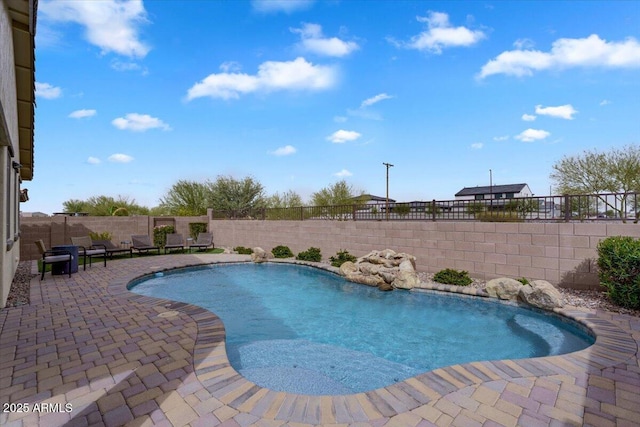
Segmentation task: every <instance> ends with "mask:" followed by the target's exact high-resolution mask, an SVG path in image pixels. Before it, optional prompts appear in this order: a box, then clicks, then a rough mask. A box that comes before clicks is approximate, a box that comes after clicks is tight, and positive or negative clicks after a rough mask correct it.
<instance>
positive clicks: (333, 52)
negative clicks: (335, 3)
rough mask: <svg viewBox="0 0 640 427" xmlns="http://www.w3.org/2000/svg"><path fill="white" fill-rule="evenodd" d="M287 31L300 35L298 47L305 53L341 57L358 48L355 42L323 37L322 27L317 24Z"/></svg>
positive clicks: (304, 25) (306, 24)
mask: <svg viewBox="0 0 640 427" xmlns="http://www.w3.org/2000/svg"><path fill="white" fill-rule="evenodd" d="M289 30H290V31H291V32H292V33H297V34H300V38H301V39H302V40H301V41H300V43H299V44H298V46H299V47H300V48H301V49H302V50H303V51H305V52H311V53H315V54H318V55H325V56H336V57H343V56H347V55H349V54H350V53H351V52H353V51H355V50H358V49H359V48H360V46H358V44H357V43H355V42H350V41H344V40H340V39H339V38H337V37H331V38H326V37H324V36H323V35H322V27H321V26H320V25H318V24H308V23H304V24H303V25H302V28H289Z"/></svg>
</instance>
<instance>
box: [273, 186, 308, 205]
mask: <svg viewBox="0 0 640 427" xmlns="http://www.w3.org/2000/svg"><path fill="white" fill-rule="evenodd" d="M303 205H304V203H303V201H302V197H300V195H299V194H298V193H296V192H295V191H293V190H288V191H287V192H285V193H283V194H282V195H281V194H280V193H278V192H276V193H274V194H272V195H271V196H269V197H268V198H267V200H266V207H268V208H294V207H298V206H303Z"/></svg>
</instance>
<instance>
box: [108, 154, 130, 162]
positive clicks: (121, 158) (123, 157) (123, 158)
mask: <svg viewBox="0 0 640 427" xmlns="http://www.w3.org/2000/svg"><path fill="white" fill-rule="evenodd" d="M107 160H109V161H110V162H113V163H129V162H131V161H133V157H131V156H129V155H127V154H121V153H116V154H112V155H110V156H109V157H108V158H107Z"/></svg>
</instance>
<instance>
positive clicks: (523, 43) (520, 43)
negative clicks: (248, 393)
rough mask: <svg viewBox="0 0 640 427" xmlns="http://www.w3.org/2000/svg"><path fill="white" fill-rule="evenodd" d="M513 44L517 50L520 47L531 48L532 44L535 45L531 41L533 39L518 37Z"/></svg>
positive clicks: (520, 48)
mask: <svg viewBox="0 0 640 427" xmlns="http://www.w3.org/2000/svg"><path fill="white" fill-rule="evenodd" d="M513 46H514V47H515V48H516V49H518V50H522V49H532V48H533V46H535V44H534V43H533V40H531V39H526V38H525V39H518V40H516V41H514V42H513Z"/></svg>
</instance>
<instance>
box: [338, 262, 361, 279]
mask: <svg viewBox="0 0 640 427" xmlns="http://www.w3.org/2000/svg"><path fill="white" fill-rule="evenodd" d="M357 271H358V267H356V265H355V264H354V263H353V262H351V261H346V262H343V263H342V265H341V266H340V274H341V275H342V276H348V275H349V274H352V273H355V272H357Z"/></svg>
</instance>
